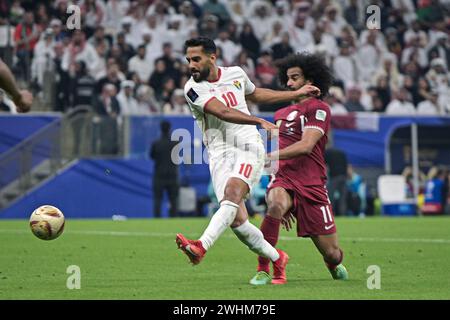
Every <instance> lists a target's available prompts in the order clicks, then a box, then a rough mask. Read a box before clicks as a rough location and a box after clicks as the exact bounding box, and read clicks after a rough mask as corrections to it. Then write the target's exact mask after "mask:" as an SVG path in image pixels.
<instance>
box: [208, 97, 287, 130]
mask: <svg viewBox="0 0 450 320" xmlns="http://www.w3.org/2000/svg"><path fill="white" fill-rule="evenodd" d="M204 111H205V112H206V113H209V114H212V115H213V116H216V117H217V118H219V119H221V120H223V121H226V122H231V123H236V124H252V125H260V126H261V127H262V128H263V129H265V130H277V129H278V127H277V126H276V125H274V124H273V123H271V122H269V121H266V120H264V119H261V118H258V117H255V116H252V115H248V114H245V113H243V112H241V111H239V110H236V109H233V108H228V107H227V106H226V105H224V104H223V103H222V102H220V101H219V100H217V99H216V98H213V99H212V100H210V101H209V102H208V103H207V104H206V106H205V108H204Z"/></svg>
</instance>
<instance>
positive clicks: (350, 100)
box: [344, 86, 366, 112]
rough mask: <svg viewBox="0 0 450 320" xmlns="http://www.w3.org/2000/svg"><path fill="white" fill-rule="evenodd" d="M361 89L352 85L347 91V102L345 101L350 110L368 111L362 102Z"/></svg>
mask: <svg viewBox="0 0 450 320" xmlns="http://www.w3.org/2000/svg"><path fill="white" fill-rule="evenodd" d="M360 99H361V89H359V88H358V87H356V86H355V87H350V88H349V89H348V91H347V102H345V103H344V106H345V108H346V109H347V111H348V112H362V111H366V109H365V108H364V106H363V105H362V104H361V101H360Z"/></svg>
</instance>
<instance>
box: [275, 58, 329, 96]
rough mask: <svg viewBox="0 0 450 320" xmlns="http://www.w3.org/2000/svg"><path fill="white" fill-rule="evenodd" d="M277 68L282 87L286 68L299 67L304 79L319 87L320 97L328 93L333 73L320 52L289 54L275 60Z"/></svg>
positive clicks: (286, 79) (285, 81) (285, 80)
mask: <svg viewBox="0 0 450 320" xmlns="http://www.w3.org/2000/svg"><path fill="white" fill-rule="evenodd" d="M275 65H276V66H277V68H278V79H279V81H280V83H281V85H282V86H283V87H286V84H287V81H288V77H287V74H286V73H287V70H288V69H290V68H295V67H299V68H300V69H301V70H302V73H303V76H304V77H305V80H309V81H311V82H312V84H313V85H314V86H316V87H318V88H319V89H320V92H321V95H320V98H323V97H325V96H326V95H327V94H328V89H329V88H330V87H331V85H332V83H333V74H332V72H331V70H330V68H329V67H328V66H327V64H326V62H325V58H324V56H323V55H320V54H311V53H307V52H302V53H295V54H291V55H289V56H287V57H285V58H283V59H280V60H277V61H275Z"/></svg>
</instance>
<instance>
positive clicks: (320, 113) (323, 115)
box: [316, 109, 327, 121]
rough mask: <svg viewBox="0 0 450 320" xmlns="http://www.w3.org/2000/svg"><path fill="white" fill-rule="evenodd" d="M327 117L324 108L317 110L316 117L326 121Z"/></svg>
mask: <svg viewBox="0 0 450 320" xmlns="http://www.w3.org/2000/svg"><path fill="white" fill-rule="evenodd" d="M326 117H327V113H326V112H325V111H324V110H320V109H319V110H317V111H316V119H317V120H320V121H325V118H326Z"/></svg>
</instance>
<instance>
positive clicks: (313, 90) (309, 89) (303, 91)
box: [297, 84, 320, 97]
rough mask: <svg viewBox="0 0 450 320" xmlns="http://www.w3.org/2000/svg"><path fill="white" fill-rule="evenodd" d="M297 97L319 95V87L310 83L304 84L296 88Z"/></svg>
mask: <svg viewBox="0 0 450 320" xmlns="http://www.w3.org/2000/svg"><path fill="white" fill-rule="evenodd" d="M297 93H298V96H299V97H304V96H309V97H318V96H320V89H319V88H317V87H316V86H313V85H311V84H306V85H304V86H303V87H301V88H300V89H298V90H297Z"/></svg>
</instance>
